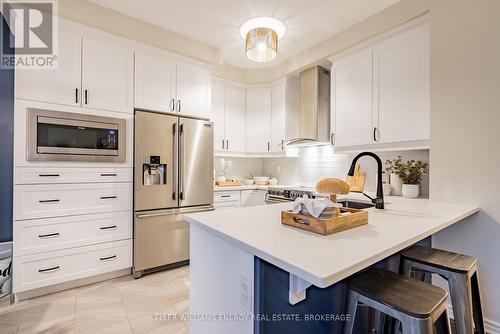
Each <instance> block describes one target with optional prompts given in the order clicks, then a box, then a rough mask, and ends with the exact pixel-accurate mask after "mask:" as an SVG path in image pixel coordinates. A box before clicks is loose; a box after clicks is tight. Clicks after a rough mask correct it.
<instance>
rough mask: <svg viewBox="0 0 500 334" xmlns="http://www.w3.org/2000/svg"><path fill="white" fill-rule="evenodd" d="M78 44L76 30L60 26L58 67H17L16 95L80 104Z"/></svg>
mask: <svg viewBox="0 0 500 334" xmlns="http://www.w3.org/2000/svg"><path fill="white" fill-rule="evenodd" d="M81 48H82V38H81V36H80V35H79V34H74V33H71V32H68V31H64V30H60V31H59V54H58V66H57V69H53V70H17V71H16V98H21V99H27V100H34V101H42V102H50V103H57V104H64V105H70V106H79V105H80V102H81V89H80V86H81Z"/></svg>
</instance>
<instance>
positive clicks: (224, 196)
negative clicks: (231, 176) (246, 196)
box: [221, 195, 231, 198]
mask: <svg viewBox="0 0 500 334" xmlns="http://www.w3.org/2000/svg"><path fill="white" fill-rule="evenodd" d="M229 197H231V195H221V198H229Z"/></svg>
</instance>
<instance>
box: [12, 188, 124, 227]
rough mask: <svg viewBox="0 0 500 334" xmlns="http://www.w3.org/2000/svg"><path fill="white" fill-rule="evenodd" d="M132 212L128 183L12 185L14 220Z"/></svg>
mask: <svg viewBox="0 0 500 334" xmlns="http://www.w3.org/2000/svg"><path fill="white" fill-rule="evenodd" d="M113 211H132V183H100V184H98V183H95V184H46V185H45V184H40V185H39V184H37V185H15V186H14V220H24V219H37V218H50V217H62V216H71V215H81V214H91V213H102V212H113Z"/></svg>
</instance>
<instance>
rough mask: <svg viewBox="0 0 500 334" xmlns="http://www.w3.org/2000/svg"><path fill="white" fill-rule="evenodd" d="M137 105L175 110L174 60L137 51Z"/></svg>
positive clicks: (139, 106) (152, 108) (154, 108)
mask: <svg viewBox="0 0 500 334" xmlns="http://www.w3.org/2000/svg"><path fill="white" fill-rule="evenodd" d="M135 107H136V108H140V109H148V110H155V111H165V112H174V108H175V63H174V62H172V61H171V60H170V59H168V58H166V57H161V56H157V55H151V54H145V53H140V52H136V54H135Z"/></svg>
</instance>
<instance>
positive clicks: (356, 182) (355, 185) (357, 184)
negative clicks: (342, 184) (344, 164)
mask: <svg viewBox="0 0 500 334" xmlns="http://www.w3.org/2000/svg"><path fill="white" fill-rule="evenodd" d="M365 180H366V173H364V172H362V171H361V166H360V165H359V164H356V167H355V168H354V175H353V176H349V175H348V176H347V179H346V182H347V183H348V184H349V187H350V188H351V191H353V192H359V193H362V192H363V190H364V189H365Z"/></svg>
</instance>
